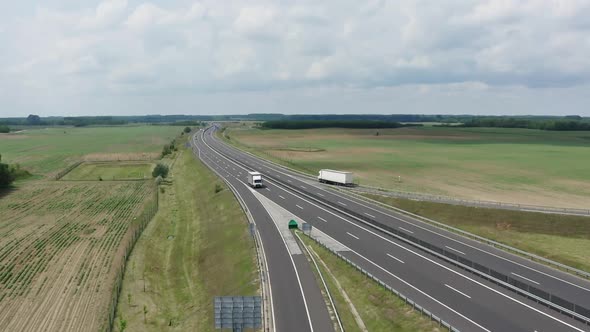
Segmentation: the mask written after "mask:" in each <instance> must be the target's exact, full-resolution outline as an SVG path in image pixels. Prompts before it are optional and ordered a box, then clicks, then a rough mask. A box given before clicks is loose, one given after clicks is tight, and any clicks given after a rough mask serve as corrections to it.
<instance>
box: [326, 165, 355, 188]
mask: <svg viewBox="0 0 590 332" xmlns="http://www.w3.org/2000/svg"><path fill="white" fill-rule="evenodd" d="M318 181H320V182H322V183H331V184H338V185H342V186H351V185H352V184H353V183H352V181H353V176H352V173H351V172H342V171H335V170H333V169H322V170H320V174H319V175H318Z"/></svg>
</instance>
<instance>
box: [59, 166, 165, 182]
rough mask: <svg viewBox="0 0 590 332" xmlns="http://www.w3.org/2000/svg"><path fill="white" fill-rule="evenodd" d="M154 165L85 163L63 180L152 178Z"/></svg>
mask: <svg viewBox="0 0 590 332" xmlns="http://www.w3.org/2000/svg"><path fill="white" fill-rule="evenodd" d="M153 168H154V165H153V164H150V163H130V162H110V163H106V162H100V163H98V162H94V163H91V162H89V163H83V164H81V165H79V166H78V167H76V168H74V169H73V170H72V171H70V172H68V173H67V174H66V175H65V176H64V177H62V178H61V179H62V180H94V181H96V180H98V179H100V180H105V181H107V180H111V181H112V180H138V179H146V178H150V177H151V176H152V174H151V173H152V169H153Z"/></svg>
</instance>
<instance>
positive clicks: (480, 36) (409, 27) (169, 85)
mask: <svg viewBox="0 0 590 332" xmlns="http://www.w3.org/2000/svg"><path fill="white" fill-rule="evenodd" d="M587 17H590V1H588V0H571V1H553V0H526V1H525V0H523V1H508V0H493V1H483V0H482V1H470V0H458V1H453V2H452V3H450V2H432V1H410V0H402V1H395V2H390V1H378V0H372V1H362V2H358V1H352V0H345V1H324V2H317V1H297V2H287V1H274V2H273V1H262V0H260V1H249V2H239V1H214V0H203V1H194V2H193V1H188V0H178V1H166V2H163V1H160V2H143V1H142V0H103V1H99V2H86V1H70V0H63V1H58V0H49V1H47V2H44V4H43V5H35V4H34V3H26V2H24V3H22V2H19V4H14V5H7V4H3V5H1V6H0V22H2V23H0V43H1V44H2V45H3V47H2V49H1V50H0V116H22V115H26V114H28V113H30V112H36V113H40V114H97V113H105V114H123V113H134V114H142V113H146V112H148V111H149V113H179V112H185V113H195V112H198V113H242V112H256V111H265V112H316V113H317V112H357V113H360V112H370V113H379V112H386V113H390V112H409V111H412V112H422V113H493V114H502V113H520V114H523V113H542V114H551V113H555V114H561V113H563V114H570V113H572V114H573V113H578V114H587V115H588V114H589V113H590V110H588V107H587V105H588V97H586V96H587V95H589V94H590V90H589V89H588V87H589V86H590V37H589V36H590V33H589V32H590V25H589V24H588V20H587ZM416 91H418V92H416ZM415 92H416V93H417V95H416V96H417V97H416V99H412V98H411V97H410V96H413V95H414V93H415ZM548 96H549V97H548ZM558 96H559V97H566V96H567V98H569V99H568V101H567V102H563V101H561V102H559V101H557V100H555V101H553V100H552V99H551V98H557V97H558ZM139 98H145V100H149V102H146V103H144V102H143V101H142V100H140V99H139ZM265 98H268V100H266V99H265ZM286 100H288V101H289V104H288V105H286V104H285V103H284V101H286ZM425 100H429V101H428V102H426V101H425ZM539 100H543V101H544V102H543V103H542V104H540V103H539V102H538V101H539ZM232 101H234V102H236V104H233V105H232V104H231V102H232ZM257 103H258V104H257ZM483 103H485V105H484V104H483ZM155 105H157V106H158V107H161V108H160V110H158V109H154V107H155ZM199 105H200V107H199ZM248 105H251V106H248ZM256 105H258V106H256ZM560 105H562V106H561V107H560ZM238 106H239V107H240V108H237V107H238ZM564 106H567V108H566V107H564Z"/></svg>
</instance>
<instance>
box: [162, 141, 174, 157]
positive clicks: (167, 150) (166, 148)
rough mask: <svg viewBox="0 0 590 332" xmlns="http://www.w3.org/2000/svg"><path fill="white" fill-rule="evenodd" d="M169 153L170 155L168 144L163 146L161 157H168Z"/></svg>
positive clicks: (170, 150)
mask: <svg viewBox="0 0 590 332" xmlns="http://www.w3.org/2000/svg"><path fill="white" fill-rule="evenodd" d="M171 153H172V149H171V148H170V144H166V145H164V148H162V157H164V156H166V155H169V154H171Z"/></svg>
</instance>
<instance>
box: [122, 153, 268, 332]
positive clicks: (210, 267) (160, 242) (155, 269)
mask: <svg viewBox="0 0 590 332" xmlns="http://www.w3.org/2000/svg"><path fill="white" fill-rule="evenodd" d="M171 172H172V179H173V182H172V185H170V186H161V188H164V189H163V191H164V192H162V189H161V192H160V198H161V201H160V210H159V212H158V214H157V215H156V217H155V219H154V220H152V222H151V223H150V225H149V226H148V228H147V229H146V230H145V231H144V233H143V234H142V236H141V238H140V240H139V241H138V243H137V245H136V247H135V249H134V250H133V253H132V255H131V256H130V258H129V263H128V264H127V266H128V267H127V270H126V273H125V279H124V281H123V289H122V292H121V296H120V300H119V306H118V312H119V316H118V318H117V320H116V324H115V325H116V329H115V330H116V331H121V323H123V325H126V329H125V330H126V331H161V330H163V329H167V330H177V331H213V330H214V324H213V297H214V296H222V295H256V294H258V293H259V281H258V273H257V267H256V260H255V257H256V256H255V247H254V242H253V240H252V239H251V237H250V235H249V233H248V227H247V223H246V219H245V218H246V217H245V216H244V214H243V212H242V210H241V209H240V207H239V204H238V202H237V201H236V199H235V197H234V196H233V194H232V193H231V191H230V190H228V189H227V188H226V187H225V185H224V184H223V183H222V182H221V181H220V180H219V179H218V178H217V177H216V176H215V175H214V174H213V173H212V172H211V171H210V170H209V169H207V168H206V167H205V166H204V165H203V164H202V163H201V162H200V161H198V160H195V158H194V157H193V156H192V155H191V152H190V150H188V149H185V148H183V149H182V150H181V152H180V155H179V157H178V160H177V161H176V162H175V163H174V167H173V168H172V171H171ZM216 186H222V188H224V190H221V191H219V192H216V191H215V187H216Z"/></svg>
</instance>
